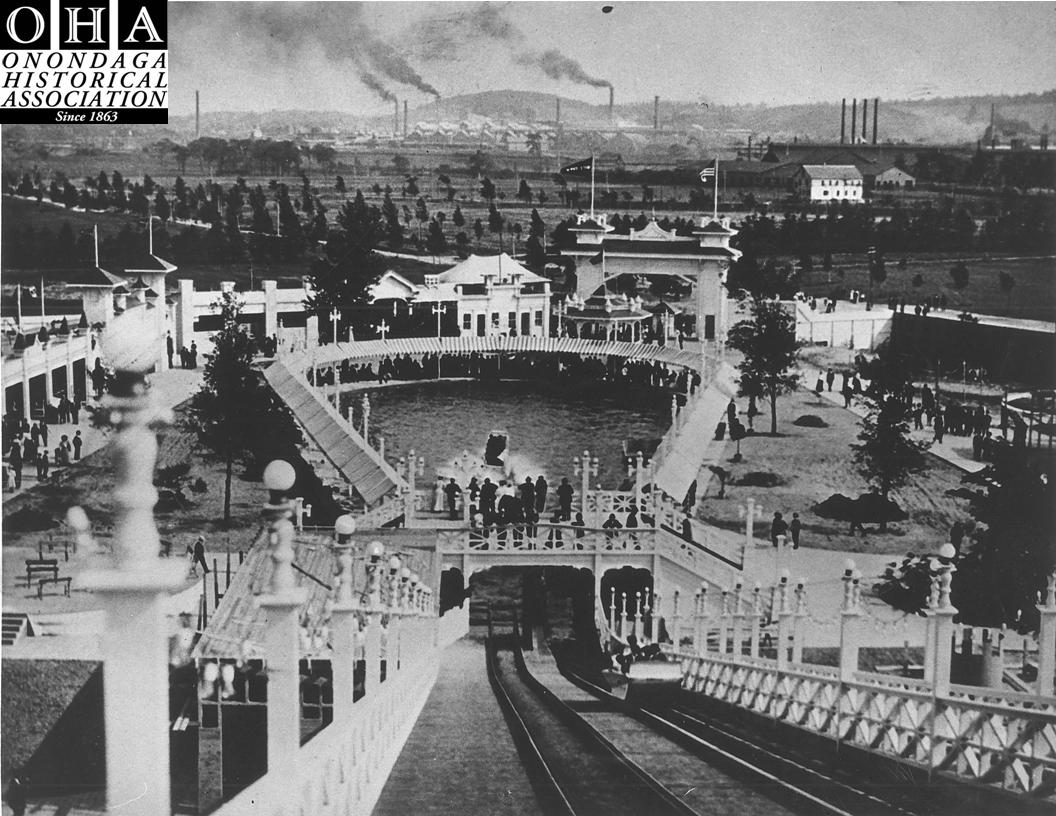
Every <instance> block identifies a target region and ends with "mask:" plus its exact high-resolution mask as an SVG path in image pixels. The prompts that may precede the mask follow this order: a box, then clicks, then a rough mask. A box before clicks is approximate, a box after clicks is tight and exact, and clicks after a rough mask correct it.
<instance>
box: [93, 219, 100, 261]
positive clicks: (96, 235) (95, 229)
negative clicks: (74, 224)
mask: <svg viewBox="0 0 1056 816" xmlns="http://www.w3.org/2000/svg"><path fill="white" fill-rule="evenodd" d="M92 237H93V239H94V243H95V265H96V267H98V266H99V225H98V224H92Z"/></svg>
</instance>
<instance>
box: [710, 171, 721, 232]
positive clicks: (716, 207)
mask: <svg viewBox="0 0 1056 816" xmlns="http://www.w3.org/2000/svg"><path fill="white" fill-rule="evenodd" d="M712 181H713V182H714V184H715V203H714V209H713V210H712V214H711V217H712V220H713V221H718V220H719V160H718V158H716V159H715V178H714V179H713V180H712Z"/></svg>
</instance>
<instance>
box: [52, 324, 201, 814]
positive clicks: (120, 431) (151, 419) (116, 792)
mask: <svg viewBox="0 0 1056 816" xmlns="http://www.w3.org/2000/svg"><path fill="white" fill-rule="evenodd" d="M135 311H137V312H138V311H141V310H138V309H137V310H135ZM126 328H127V329H128V330H126ZM140 328H141V327H138V326H136V325H135V324H134V319H133V320H129V319H123V317H119V318H117V319H116V320H115V321H114V322H113V323H112V324H111V326H110V329H109V330H108V331H107V332H106V333H105V337H106V340H107V343H106V346H105V349H106V356H107V357H108V358H109V360H110V362H111V363H112V364H113V365H114V368H115V369H116V371H117V374H116V378H115V380H114V383H113V385H112V386H111V388H110V394H108V395H107V396H106V397H105V398H104V402H103V408H104V412H103V415H104V416H105V417H106V418H107V420H108V421H109V422H110V424H111V425H113V426H114V427H115V428H116V431H117V432H116V434H115V436H114V438H113V440H112V441H111V443H110V444H111V446H112V453H113V459H114V463H115V466H116V470H117V485H116V488H115V489H114V493H113V496H114V504H115V526H116V533H115V537H114V557H113V560H112V562H111V564H110V565H109V566H108V567H106V568H103V569H99V570H92V571H90V572H85V573H84V574H83V575H82V577H81V579H80V580H81V585H82V587H84V588H86V589H90V590H91V591H93V592H94V593H96V597H98V598H100V599H101V600H102V605H103V608H104V610H105V617H106V620H105V626H104V627H103V630H102V635H101V637H100V645H101V648H102V656H103V678H104V682H103V705H104V711H105V716H104V722H105V731H106V764H107V790H106V796H107V803H108V806H109V808H110V809H112V810H118V809H122V808H125V807H127V806H128V804H129V803H130V802H134V803H135V805H134V806H133V809H134V810H136V812H139V813H169V812H170V806H171V802H170V778H169V710H168V699H169V640H168V638H169V634H170V632H169V627H168V623H167V620H166V611H165V607H166V602H167V601H168V600H169V597H170V594H171V593H174V592H176V591H178V590H179V589H180V588H182V587H183V586H184V578H185V574H184V568H183V567H182V565H179V564H174V563H170V562H169V559H161V558H159V557H158V552H159V549H160V541H159V538H158V530H157V527H156V525H155V523H154V516H153V508H154V504H155V502H156V501H157V499H158V493H157V490H156V489H155V488H154V487H153V481H154V480H153V476H154V466H155V463H156V460H157V453H158V443H157V438H156V435H155V433H156V431H157V429H158V428H160V427H162V426H164V425H166V424H167V423H168V422H169V421H170V416H171V412H170V411H167V410H165V409H162V408H160V407H159V406H157V404H156V403H155V401H154V399H153V398H152V395H151V393H150V392H149V391H148V390H147V383H146V373H147V371H148V370H149V369H150V368H151V367H153V365H154V363H155V358H154V354H153V353H152V351H151V350H150V349H147V348H144V344H143V343H142V341H141V339H140V338H141V337H142V334H140V333H139V329H140ZM71 516H72V519H71V520H72V521H73V522H74V524H75V529H77V526H78V525H79V526H80V527H81V529H80V530H77V532H78V536H79V538H80V540H81V541H83V542H84V543H87V542H89V541H90V537H89V536H88V534H87V530H86V529H85V528H86V526H87V525H86V524H85V523H84V522H86V521H87V519H86V518H85V517H84V516H83V513H79V512H76V511H75V512H73V513H72V514H71ZM136 700H139V701H144V704H143V705H139V706H135V705H130V704H129V703H130V701H136Z"/></svg>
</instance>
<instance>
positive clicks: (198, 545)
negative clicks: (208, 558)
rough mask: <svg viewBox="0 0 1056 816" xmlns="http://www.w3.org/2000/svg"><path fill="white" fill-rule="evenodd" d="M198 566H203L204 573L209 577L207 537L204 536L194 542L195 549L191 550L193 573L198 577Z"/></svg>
mask: <svg viewBox="0 0 1056 816" xmlns="http://www.w3.org/2000/svg"><path fill="white" fill-rule="evenodd" d="M198 564H201V565H202V573H203V574H205V575H208V574H209V566H208V565H207V564H206V563H205V536H203V535H200V536H198V538H196V539H195V540H194V547H192V548H191V572H192V573H193V574H194V575H198V567H197V565H198Z"/></svg>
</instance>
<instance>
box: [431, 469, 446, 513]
mask: <svg viewBox="0 0 1056 816" xmlns="http://www.w3.org/2000/svg"><path fill="white" fill-rule="evenodd" d="M433 512H434V513H443V512H444V477H443V476H441V475H440V474H439V473H437V474H436V485H435V486H434V487H433Z"/></svg>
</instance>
